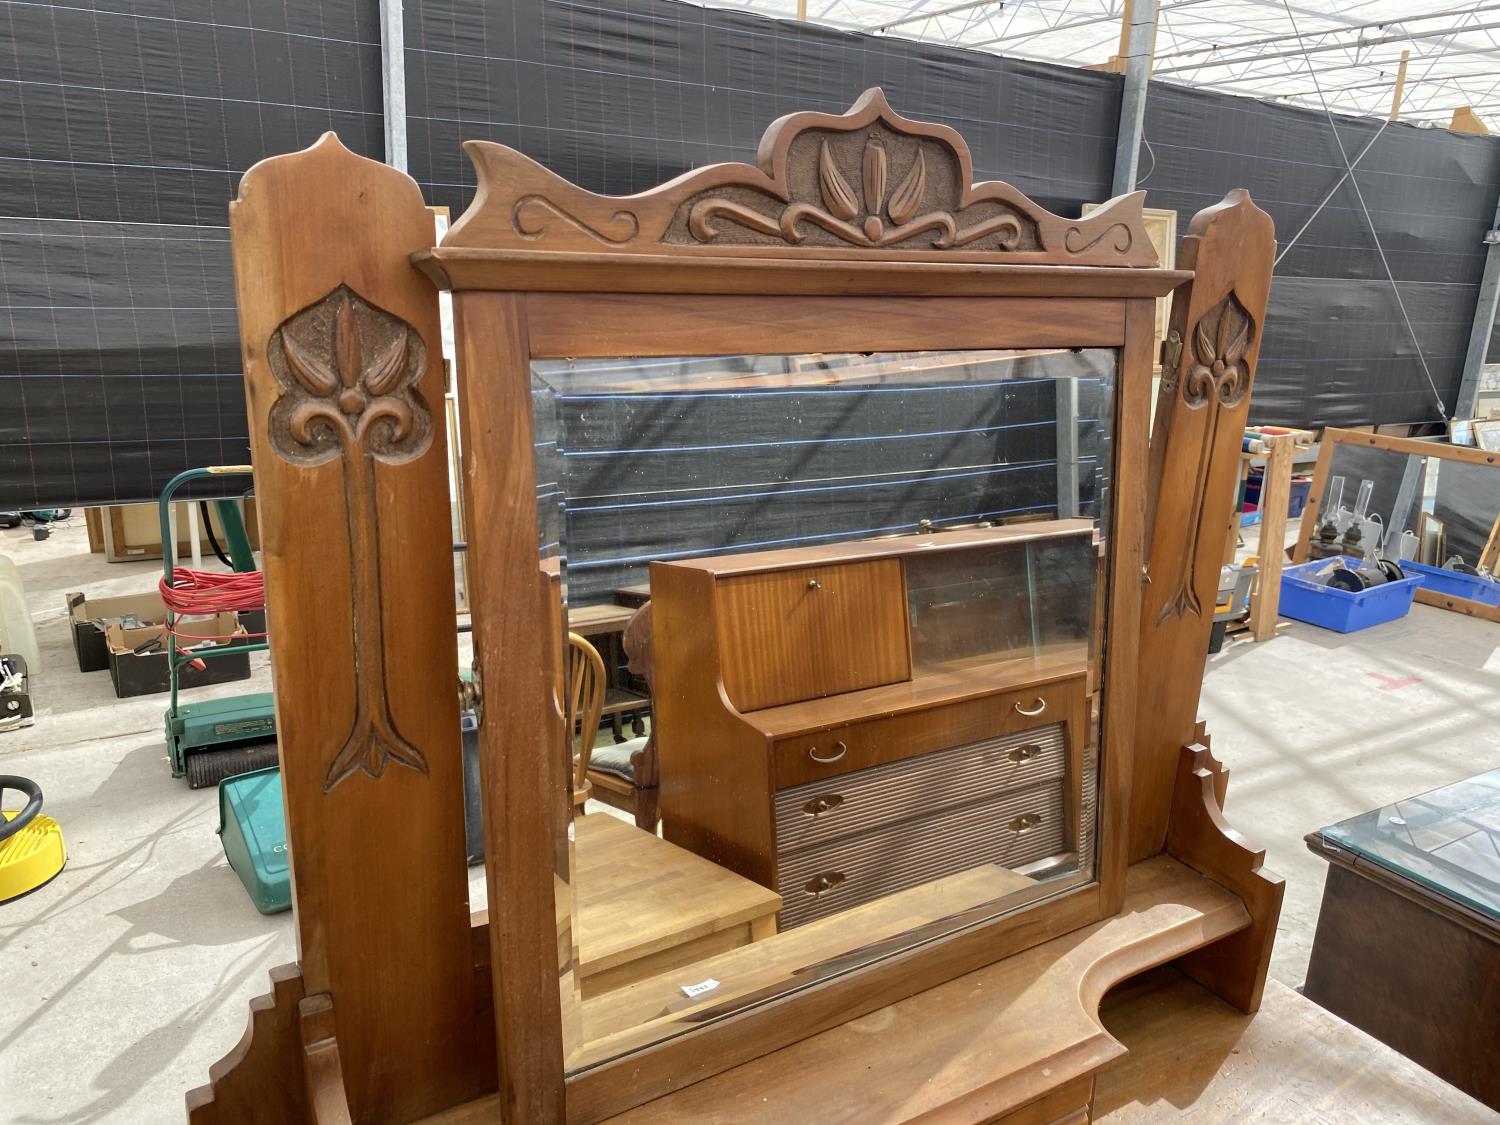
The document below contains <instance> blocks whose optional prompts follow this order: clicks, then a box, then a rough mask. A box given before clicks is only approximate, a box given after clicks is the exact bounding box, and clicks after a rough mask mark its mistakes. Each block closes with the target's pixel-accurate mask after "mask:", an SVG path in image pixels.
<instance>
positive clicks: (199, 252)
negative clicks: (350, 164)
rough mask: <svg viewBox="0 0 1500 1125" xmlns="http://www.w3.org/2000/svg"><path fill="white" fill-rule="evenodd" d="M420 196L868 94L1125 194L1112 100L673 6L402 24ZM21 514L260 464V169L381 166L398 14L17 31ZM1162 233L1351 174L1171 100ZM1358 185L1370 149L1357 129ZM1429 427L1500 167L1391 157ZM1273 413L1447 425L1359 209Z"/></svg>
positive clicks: (1444, 149)
mask: <svg viewBox="0 0 1500 1125" xmlns="http://www.w3.org/2000/svg"><path fill="white" fill-rule="evenodd" d="M405 11H406V47H407V49H406V65H407V95H408V138H409V150H410V166H411V171H412V173H413V175H414V176H415V177H416V178H417V179H418V181H419V182H421V184H422V187H423V190H424V192H425V193H426V194H427V196H428V198H429V199H430V201H431V202H434V203H441V204H447V205H448V206H450V207H452V208H454V209H455V212H456V211H458V210H460V209H462V208H463V207H464V206H465V205H466V204H467V203H468V201H469V198H470V197H471V195H472V191H473V173H472V170H471V169H470V168H469V166H468V162H467V160H466V159H465V158H464V157H463V155H462V153H461V151H460V149H459V142H460V141H461V140H464V139H468V138H476V137H477V138H486V139H492V140H498V141H502V142H504V143H507V144H510V145H513V146H515V147H517V148H519V149H521V150H522V151H524V152H526V153H528V154H529V155H531V156H533V157H535V158H536V159H537V160H539V161H541V162H542V163H544V164H546V165H547V166H549V167H551V168H552V169H554V170H555V171H557V172H559V173H560V174H562V175H564V176H567V177H568V178H570V179H574V180H576V181H578V182H579V183H581V184H584V185H585V186H587V187H590V188H593V189H595V190H600V191H609V192H616V193H623V192H630V191H636V190H641V189H644V188H648V187H651V186H653V185H655V184H657V183H659V182H661V181H662V180H664V179H667V178H669V177H671V176H673V175H675V174H677V173H678V172H681V171H683V170H684V169H686V168H690V167H693V166H696V165H701V164H705V163H710V162H713V161H718V160H749V159H753V156H754V152H755V146H756V143H757V141H758V140H759V137H760V135H761V132H762V131H763V130H764V128H765V126H766V125H767V124H768V123H769V122H770V121H771V120H772V119H773V118H775V117H777V116H779V115H780V114H782V113H786V112H790V111H792V110H797V109H808V108H817V109H824V110H831V111H837V110H842V109H844V108H846V107H847V106H848V105H849V104H850V102H852V101H853V99H854V98H855V97H856V96H857V95H858V94H859V93H860V91H862V90H863V89H865V88H866V87H868V86H872V85H883V86H884V87H885V88H886V91H887V93H888V95H889V96H890V99H891V101H892V103H893V104H894V105H895V106H896V107H897V108H898V109H899V110H901V111H902V112H904V113H906V114H907V115H909V116H912V117H917V118H928V119H932V120H937V121H943V122H946V123H947V124H950V125H952V126H954V127H955V128H957V129H958V130H959V131H960V132H961V133H962V134H963V135H964V136H965V137H966V138H967V139H968V141H969V143H970V144H971V146H972V147H973V150H974V157H975V161H974V162H975V170H976V174H977V175H978V176H979V177H981V178H999V179H1005V180H1008V181H1010V182H1011V183H1013V184H1015V185H1016V186H1017V187H1019V188H1021V189H1022V190H1023V191H1025V192H1027V193H1028V194H1030V195H1032V196H1033V197H1034V198H1036V199H1037V200H1038V201H1039V202H1041V203H1043V204H1044V205H1046V206H1047V207H1049V208H1051V209H1053V210H1055V211H1059V212H1062V213H1065V214H1073V213H1076V212H1077V209H1078V207H1079V206H1080V205H1081V204H1082V203H1085V202H1094V201H1098V200H1100V199H1102V198H1103V197H1104V196H1105V195H1107V193H1108V189H1109V182H1110V171H1111V166H1112V162H1113V154H1114V134H1115V124H1116V121H1117V119H1118V110H1119V91H1120V85H1121V80H1120V78H1119V77H1118V76H1115V75H1107V74H1099V73H1093V72H1087V71H1078V70H1070V69H1065V68H1060V67H1052V66H1047V65H1043V64H1039V63H1032V62H1025V61H1019V60H1010V59H1001V58H996V57H993V56H990V55H984V54H978V53H973V52H964V51H957V50H952V49H947V48H942V47H935V46H931V45H928V44H916V43H909V42H904V41H901V40H894V39H885V38H876V37H869V36H860V35H854V34H849V33H844V32H837V31H832V30H829V29H827V28H821V27H817V26H811V25H805V24H795V23H787V22H778V21H772V20H766V19H762V18H759V17H755V16H750V15H746V14H743V13H738V12H729V11H719V10H710V9H702V8H696V7H692V6H690V5H685V4H680V3H675V2H673V0H610V2H608V3H604V4H584V3H574V2H570V0H516V2H513V3H496V2H493V0H491V2H488V3H476V2H473V0H466V2H464V3H459V2H458V0H407V3H406V7H405ZM0 40H9V43H8V45H9V46H10V47H11V48H12V49H11V50H6V51H0V86H3V87H4V96H5V98H6V102H5V105H6V110H5V112H3V113H0V293H3V296H4V300H3V302H0V304H3V307H4V317H3V318H0V507H15V506H44V505H53V504H67V503H97V502H106V501H115V500H139V499H149V498H151V497H153V496H154V495H155V494H156V492H157V491H158V490H159V489H160V488H161V486H162V484H164V483H165V481H166V480H167V479H168V478H169V477H171V476H172V475H173V474H174V473H175V472H177V471H178V470H180V469H182V468H184V467H188V466H192V465H198V464H205V463H211V462H226V461H230V462H234V461H243V460H244V459H245V458H246V457H247V455H248V451H247V441H246V435H245V428H246V424H245V417H244V405H243V394H242V391H241V389H240V384H239V360H238V355H239V347H238V341H237V338H236V328H235V320H234V310H233V305H234V301H233V285H232V279H231V271H230V264H229V253H228V244H227V231H226V229H225V221H226V220H225V208H226V206H227V203H228V201H229V199H230V198H232V196H233V194H234V191H235V189H236V186H237V183H238V178H239V176H240V175H241V174H242V173H243V172H244V170H245V169H246V168H248V167H249V166H250V165H251V164H252V163H254V161H255V160H257V159H259V158H261V157H263V156H267V155H271V154H274V153H278V152H286V151H290V150H293V149H296V148H300V147H304V146H306V145H308V144H310V143H311V142H312V141H314V140H315V139H316V138H317V136H318V135H319V134H320V133H322V132H323V131H324V130H326V129H336V130H337V131H338V133H339V135H340V137H341V138H342V139H343V140H344V141H345V143H346V144H348V145H349V146H350V147H351V148H353V149H354V150H355V151H357V152H362V153H365V154H367V155H379V154H380V152H381V151H382V118H381V109H380V107H381V86H380V49H379V41H378V19H377V4H376V3H375V0H328V2H325V3H317V4H314V3H311V2H310V0H289V2H288V3H285V4H274V5H270V4H255V3H251V2H250V0H142V2H140V3H137V4H135V5H133V11H132V12H130V13H124V12H116V11H101V10H93V9H89V8H87V7H84V6H81V5H80V6H73V7H68V8H61V7H50V6H43V5H30V4H9V5H4V6H3V7H0ZM1148 105H1149V109H1148V114H1147V123H1146V138H1147V141H1148V143H1149V146H1150V147H1149V150H1148V151H1143V153H1142V156H1141V175H1142V185H1141V186H1143V187H1144V188H1146V190H1147V191H1148V205H1151V206H1159V207H1171V208H1174V209H1176V210H1178V212H1179V230H1184V229H1185V228H1186V225H1187V222H1188V220H1189V219H1190V217H1191V214H1192V213H1193V212H1194V211H1196V210H1197V209H1198V208H1200V207H1202V206H1205V205H1207V204H1209V203H1211V202H1214V201H1215V200H1217V199H1218V198H1220V197H1221V196H1222V195H1223V193H1224V192H1225V191H1226V190H1227V189H1229V188H1231V187H1235V186H1246V187H1249V188H1250V190H1251V192H1252V194H1253V195H1254V196H1255V198H1256V201H1257V202H1258V203H1259V204H1260V205H1261V206H1262V207H1265V208H1266V209H1267V210H1268V211H1270V212H1271V214H1272V215H1273V216H1274V217H1275V219H1276V223H1277V229H1278V233H1279V235H1280V237H1281V238H1282V239H1283V240H1286V239H1288V238H1289V237H1290V236H1291V235H1292V234H1293V233H1294V232H1295V231H1296V230H1297V229H1298V228H1299V227H1301V225H1302V224H1303V222H1305V221H1306V219H1307V217H1308V216H1309V215H1311V213H1312V211H1313V209H1314V208H1315V206H1316V205H1317V203H1318V202H1319V201H1320V200H1321V199H1322V198H1323V196H1324V195H1325V194H1326V193H1327V192H1328V191H1329V190H1330V189H1332V188H1333V187H1334V185H1335V184H1336V183H1337V181H1338V179H1339V176H1340V173H1341V172H1342V170H1343V165H1342V162H1341V158H1340V156H1339V153H1338V149H1337V147H1336V146H1335V145H1334V143H1333V137H1332V133H1331V131H1330V128H1329V123H1328V121H1327V119H1326V118H1325V117H1324V116H1323V115H1321V114H1318V113H1312V112H1309V111H1305V110H1298V109H1288V108H1284V107H1277V106H1271V105H1268V104H1264V103H1260V102H1255V101H1251V100H1246V99H1238V98H1230V97H1226V96H1223V95H1217V94H1211V93H1207V92H1201V91H1192V90H1186V89H1181V88H1177V87H1170V86H1164V85H1160V84H1157V85H1153V87H1152V90H1151V97H1150V101H1149V103H1148ZM1337 120H1338V121H1339V130H1340V135H1341V136H1342V138H1343V140H1344V145H1345V147H1346V149H1348V151H1349V154H1350V156H1351V157H1352V156H1353V155H1354V154H1355V153H1356V152H1358V151H1359V149H1360V148H1362V147H1363V145H1364V144H1365V142H1366V141H1367V140H1368V138H1369V137H1370V136H1371V134H1372V133H1374V132H1375V131H1376V130H1377V129H1380V127H1381V126H1380V123H1378V122H1375V121H1365V120H1354V119H1348V118H1339V119H1337ZM1358 179H1359V184H1360V188H1361V190H1362V192H1363V194H1364V199H1365V203H1366V204H1367V205H1368V207H1369V208H1370V211H1371V214H1372V215H1373V217H1374V219H1375V222H1376V224H1377V227H1378V229H1379V232H1380V238H1381V242H1382V245H1383V246H1384V248H1385V251H1386V256H1387V258H1388V259H1389V261H1390V265H1391V268H1392V270H1393V271H1394V272H1395V275H1396V277H1397V279H1398V280H1399V281H1400V282H1401V294H1402V297H1403V299H1404V301H1405V304H1406V309H1407V312H1408V314H1409V315H1410V317H1411V319H1412V322H1413V325H1414V328H1415V330H1416V333H1417V337H1418V339H1419V340H1420V342H1421V348H1422V351H1423V353H1424V354H1425V356H1426V358H1427V362H1428V365H1429V367H1430V369H1431V374H1432V377H1433V380H1434V382H1435V383H1436V387H1437V392H1438V395H1437V397H1438V398H1441V399H1442V401H1443V403H1444V404H1445V406H1444V409H1451V407H1452V404H1453V402H1454V399H1455V396H1456V392H1457V386H1458V380H1459V367H1460V364H1461V360H1462V355H1463V350H1464V344H1465V341H1466V338H1467V333H1468V325H1469V321H1470V317H1471V315H1472V312H1473V307H1474V299H1475V295H1476V291H1477V285H1478V279H1479V274H1480V270H1481V267H1482V262H1483V248H1482V246H1481V238H1482V235H1483V232H1484V231H1485V230H1486V229H1488V227H1489V225H1490V222H1491V218H1492V215H1493V210H1494V204H1495V199H1496V191H1497V188H1500V144H1497V143H1496V141H1495V140H1492V139H1490V138H1476V137H1464V136H1458V135H1454V134H1449V133H1446V132H1442V131H1436V130H1426V129H1423V130H1419V129H1414V128H1409V127H1407V126H1400V125H1398V126H1390V127H1387V128H1385V129H1384V131H1383V132H1382V133H1381V135H1380V137H1379V139H1378V140H1377V141H1376V144H1375V146H1374V148H1373V149H1372V150H1371V151H1370V153H1369V154H1368V155H1367V156H1366V157H1365V158H1364V160H1363V162H1362V163H1361V164H1360V166H1359V170H1358ZM1271 302H1272V303H1271V313H1270V317H1269V319H1268V322H1267V325H1266V337H1265V344H1264V349H1263V352H1262V363H1261V371H1260V375H1259V381H1258V385H1257V389H1256V393H1255V398H1254V401H1253V404H1252V417H1253V418H1254V419H1255V420H1257V421H1263V422H1282V423H1291V424H1298V425H1324V424H1338V425H1361V424H1369V423H1387V422H1410V421H1424V420H1431V419H1435V418H1436V417H1438V416H1439V414H1440V413H1441V411H1440V409H1439V406H1438V403H1437V401H1436V400H1435V397H1434V394H1433V391H1432V390H1431V389H1430V388H1429V387H1428V384H1427V380H1426V378H1425V377H1424V376H1423V374H1422V370H1421V367H1420V365H1419V364H1418V362H1417V355H1416V347H1415V346H1414V344H1413V342H1412V340H1411V337H1410V335H1409V334H1408V332H1407V330H1406V327H1405V325H1404V324H1403V323H1402V321H1401V317H1400V314H1399V312H1398V311H1397V309H1396V304H1395V300H1394V297H1393V295H1392V292H1391V287H1390V284H1389V283H1388V282H1387V281H1386V280H1385V274H1384V270H1383V267H1382V265H1381V262H1380V258H1379V255H1378V254H1377V252H1376V249H1375V243H1374V241H1373V240H1372V238H1371V237H1370V234H1369V230H1368V228H1367V226H1366V225H1365V219H1364V216H1363V213H1362V212H1361V210H1360V208H1359V204H1358V202H1357V200H1356V199H1355V197H1354V191H1353V189H1352V186H1351V185H1349V184H1348V183H1346V184H1345V185H1344V186H1343V187H1342V188H1341V189H1340V190H1339V191H1338V192H1337V193H1336V194H1335V196H1334V197H1333V199H1332V200H1331V201H1330V203H1329V204H1328V206H1327V207H1325V208H1324V209H1323V211H1322V212H1321V213H1320V214H1319V215H1318V217H1317V219H1316V221H1315V222H1314V223H1313V224H1312V225H1311V227H1309V229H1308V230H1307V232H1306V233H1305V234H1304V235H1303V236H1302V238H1301V240H1300V241H1299V242H1298V243H1297V245H1296V246H1295V247H1294V248H1293V249H1292V251H1291V252H1290V253H1289V254H1288V255H1287V256H1286V258H1285V259H1284V260H1283V261H1282V263H1281V264H1280V267H1279V268H1278V272H1277V278H1276V281H1275V284H1274V285H1273V287H1272V293H1271Z"/></svg>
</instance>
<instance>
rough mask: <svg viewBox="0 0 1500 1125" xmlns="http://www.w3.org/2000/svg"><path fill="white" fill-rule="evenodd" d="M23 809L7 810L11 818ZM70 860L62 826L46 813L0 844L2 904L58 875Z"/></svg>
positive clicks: (37, 816)
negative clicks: (64, 842)
mask: <svg viewBox="0 0 1500 1125" xmlns="http://www.w3.org/2000/svg"><path fill="white" fill-rule="evenodd" d="M20 811H21V810H20V809H6V810H5V818H6V819H7V820H9V819H10V818H12V817H14V816H15V815H16V814H17V813H19V812H20ZM67 862H68V849H67V847H66V846H65V845H64V844H63V834H62V828H61V827H60V826H59V825H58V823H57V821H55V820H53V819H52V818H51V817H50V816H46V815H44V814H43V813H37V815H36V818H35V819H34V820H33V821H32V822H31V823H30V824H28V825H27V826H26V827H25V828H23V829H21V830H20V831H19V832H17V833H16V834H15V835H14V836H12V837H11V838H10V839H9V840H6V841H5V842H4V843H3V844H0V903H3V902H9V901H10V900H11V899H13V898H20V897H21V896H22V895H24V894H29V893H30V892H31V891H34V890H36V889H37V888H38V887H41V886H45V885H46V884H47V883H50V882H51V881H52V880H53V879H55V878H56V877H57V874H58V872H60V871H61V870H62V869H63V864H65V863H67Z"/></svg>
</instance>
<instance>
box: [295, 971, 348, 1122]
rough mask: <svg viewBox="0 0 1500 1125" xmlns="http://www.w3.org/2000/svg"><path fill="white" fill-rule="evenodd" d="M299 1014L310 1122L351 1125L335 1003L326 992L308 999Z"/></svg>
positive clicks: (303, 1002)
mask: <svg viewBox="0 0 1500 1125" xmlns="http://www.w3.org/2000/svg"><path fill="white" fill-rule="evenodd" d="M297 1012H298V1016H299V1020H300V1022H301V1026H302V1055H303V1060H302V1067H303V1070H302V1076H303V1082H304V1085H305V1086H306V1089H307V1105H308V1108H309V1110H310V1112H309V1114H308V1119H309V1120H310V1121H312V1122H315V1123H316V1125H350V1121H351V1120H352V1119H351V1118H350V1116H349V1102H348V1099H346V1098H345V1097H344V1073H343V1067H342V1066H341V1065H340V1063H339V1042H338V1038H337V1036H336V1030H335V1025H334V1019H333V1000H332V998H331V997H330V996H329V995H328V994H327V993H326V992H324V993H319V994H318V995H317V996H307V997H304V998H303V1000H302V1002H301V1003H300V1004H298V1005H297Z"/></svg>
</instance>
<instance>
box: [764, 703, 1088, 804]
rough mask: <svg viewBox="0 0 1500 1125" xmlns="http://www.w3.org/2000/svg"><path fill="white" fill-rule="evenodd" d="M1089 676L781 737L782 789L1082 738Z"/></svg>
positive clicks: (778, 766) (778, 770) (778, 774)
mask: <svg viewBox="0 0 1500 1125" xmlns="http://www.w3.org/2000/svg"><path fill="white" fill-rule="evenodd" d="M1083 689H1084V677H1083V675H1082V674H1079V675H1076V676H1071V677H1069V678H1068V679H1065V680H1054V681H1053V682H1051V683H1045V684H1038V685H1036V686H1033V687H1025V688H1016V689H1014V690H1012V691H1002V692H996V693H995V694H993V695H985V696H980V697H979V698H977V699H965V700H961V701H959V702H957V703H948V704H944V705H942V706H941V707H929V708H921V709H918V710H913V711H907V712H904V713H902V714H898V715H889V716H887V717H885V718H883V719H870V720H867V721H865V722H862V723H850V724H847V725H845V726H839V727H833V728H830V729H828V730H823V731H818V732H816V733H814V734H799V735H791V736H788V737H784V738H778V739H777V740H776V742H775V745H774V749H773V751H772V755H773V759H774V762H775V767H774V768H775V779H776V780H775V784H776V788H777V789H790V788H792V787H794V786H799V785H803V784H806V783H807V782H811V781H826V780H827V779H829V778H836V777H839V776H841V775H843V774H847V773H852V772H854V771H855V770H862V769H868V768H869V767H871V766H878V765H883V764H885V763H887V762H896V761H901V760H903V759H909V758H913V757H916V756H917V755H920V754H929V753H931V752H933V751H934V750H946V749H947V748H948V747H950V746H961V745H966V744H968V743H971V742H978V741H980V740H982V739H987V738H996V737H999V736H1001V735H1006V734H1015V733H1019V732H1022V731H1029V730H1035V729H1036V728H1038V727H1044V726H1050V725H1052V724H1054V723H1067V722H1069V721H1070V720H1071V721H1073V722H1075V723H1078V724H1079V727H1080V731H1079V735H1080V736H1081V734H1082V730H1081V727H1082V714H1083V712H1082V707H1083V698H1084V696H1083Z"/></svg>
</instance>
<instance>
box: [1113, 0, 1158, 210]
mask: <svg viewBox="0 0 1500 1125" xmlns="http://www.w3.org/2000/svg"><path fill="white" fill-rule="evenodd" d="M1129 43H1130V49H1129V53H1128V54H1127V55H1126V56H1125V93H1124V95H1123V96H1122V97H1121V98H1120V129H1119V133H1118V134H1117V136H1116V140H1115V178H1114V184H1113V188H1112V190H1111V192H1110V194H1111V195H1124V194H1126V193H1127V192H1132V191H1134V190H1135V173H1136V168H1137V166H1138V164H1139V161H1140V152H1141V136H1142V134H1143V133H1144V131H1145V126H1146V86H1147V84H1148V83H1149V82H1150V81H1151V56H1152V55H1153V54H1154V53H1155V48H1156V0H1134V3H1133V4H1132V5H1131V7H1130V38H1129Z"/></svg>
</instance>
